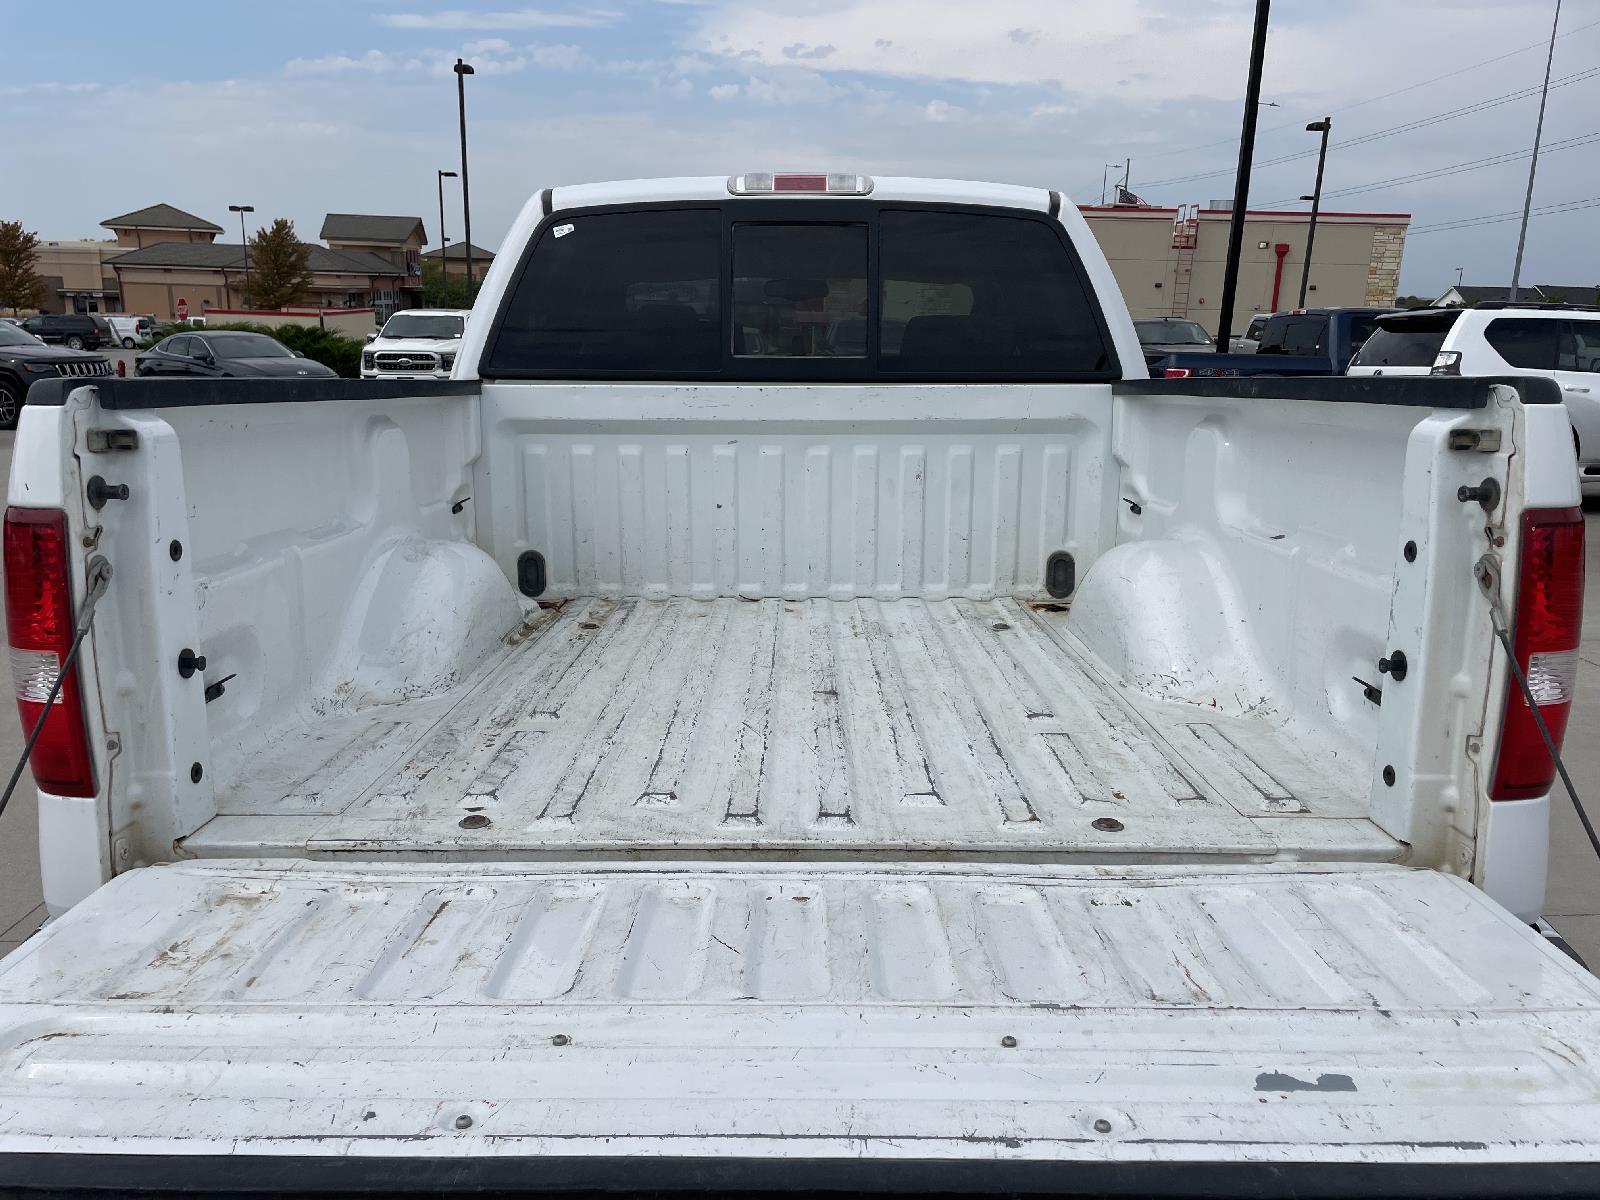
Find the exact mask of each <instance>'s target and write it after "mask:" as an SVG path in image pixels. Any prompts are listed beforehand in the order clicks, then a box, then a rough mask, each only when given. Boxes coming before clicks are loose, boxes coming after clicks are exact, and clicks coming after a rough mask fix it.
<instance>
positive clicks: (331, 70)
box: [283, 50, 402, 75]
mask: <svg viewBox="0 0 1600 1200" xmlns="http://www.w3.org/2000/svg"><path fill="white" fill-rule="evenodd" d="M401 66H402V64H401V63H400V62H398V61H397V60H395V59H393V58H391V57H390V56H389V55H387V54H385V53H384V52H383V51H382V50H368V51H367V52H366V53H365V54H363V55H361V56H359V57H356V58H352V57H351V56H350V55H348V54H329V55H326V56H324V57H322V58H291V59H290V60H289V61H288V62H287V63H286V64H285V65H284V68H283V69H284V70H285V71H286V72H287V73H288V74H290V75H376V74H383V73H386V72H389V71H396V70H399V69H400V68H401Z"/></svg>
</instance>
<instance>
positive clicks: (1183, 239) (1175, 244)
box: [1167, 204, 1200, 317]
mask: <svg viewBox="0 0 1600 1200" xmlns="http://www.w3.org/2000/svg"><path fill="white" fill-rule="evenodd" d="M1199 214H1200V206H1199V205H1198V204H1185V205H1182V206H1180V207H1179V209H1178V215H1177V216H1176V217H1174V218H1173V221H1172V248H1173V249H1174V250H1175V251H1177V262H1176V263H1175V265H1174V270H1173V274H1172V306H1171V308H1170V309H1169V310H1168V313H1167V315H1168V316H1172V317H1187V316H1188V315H1189V291H1190V287H1189V285H1190V281H1191V280H1192V279H1193V277H1194V252H1195V247H1196V246H1197V245H1199V243H1200V215H1199Z"/></svg>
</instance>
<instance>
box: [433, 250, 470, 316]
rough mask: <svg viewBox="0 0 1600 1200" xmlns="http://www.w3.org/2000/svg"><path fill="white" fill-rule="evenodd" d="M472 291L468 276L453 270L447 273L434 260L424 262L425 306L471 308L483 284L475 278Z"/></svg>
mask: <svg viewBox="0 0 1600 1200" xmlns="http://www.w3.org/2000/svg"><path fill="white" fill-rule="evenodd" d="M473 282H474V285H475V286H474V287H473V289H472V291H471V292H468V290H467V277H466V276H465V275H457V274H455V273H454V272H452V273H451V274H449V275H446V274H445V271H444V267H443V266H442V265H441V264H439V263H437V262H434V261H432V260H427V261H425V262H423V264H422V306H423V307H424V308H471V307H472V298H473V295H474V294H476V292H477V290H478V286H477V285H481V282H482V281H481V280H474V281H473Z"/></svg>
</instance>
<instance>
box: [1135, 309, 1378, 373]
mask: <svg viewBox="0 0 1600 1200" xmlns="http://www.w3.org/2000/svg"><path fill="white" fill-rule="evenodd" d="M1393 311H1394V310H1393V309H1388V308H1307V309H1296V310H1294V311H1293V312H1286V313H1274V314H1273V315H1272V316H1270V317H1268V318H1267V320H1266V323H1265V325H1264V326H1263V327H1262V332H1261V343H1260V345H1259V347H1258V348H1257V349H1256V350H1255V352H1254V353H1250V354H1192V353H1178V354H1169V355H1168V356H1167V357H1166V358H1164V359H1161V360H1160V361H1159V362H1153V363H1151V364H1150V373H1151V375H1153V376H1155V377H1157V378H1166V379H1218V378H1231V377H1235V376H1240V375H1343V374H1344V371H1345V368H1346V367H1347V366H1349V365H1350V360H1351V358H1352V357H1354V355H1355V353H1356V351H1357V350H1359V349H1361V344H1362V343H1363V342H1365V341H1366V340H1367V338H1368V337H1369V336H1370V335H1371V333H1372V330H1373V325H1374V322H1376V321H1377V319H1378V318H1379V317H1381V316H1382V315H1383V314H1385V313H1388V312H1393Z"/></svg>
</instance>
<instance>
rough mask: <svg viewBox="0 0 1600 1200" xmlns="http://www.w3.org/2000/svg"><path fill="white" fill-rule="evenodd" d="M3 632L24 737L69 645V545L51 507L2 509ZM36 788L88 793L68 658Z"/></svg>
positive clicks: (79, 705)
mask: <svg viewBox="0 0 1600 1200" xmlns="http://www.w3.org/2000/svg"><path fill="white" fill-rule="evenodd" d="M5 572H6V631H7V634H8V636H9V640H10V642H11V680H12V683H13V685H14V686H15V688H16V693H17V712H18V713H19V714H20V715H21V717H22V732H23V735H24V736H26V735H27V734H28V733H30V732H32V730H33V727H34V725H35V724H37V723H38V720H39V715H40V714H41V713H42V712H44V710H45V700H46V699H48V698H49V695H50V689H51V688H52V687H54V686H55V682H56V679H57V677H58V676H59V675H60V674H61V664H62V662H64V661H65V660H66V657H67V653H68V651H70V650H71V649H72V637H73V616H72V586H71V572H72V548H71V546H70V545H69V544H68V542H67V514H66V513H64V512H62V511H61V510H60V509H58V508H55V509H52V508H8V509H6V519H5ZM30 766H31V767H32V769H33V778H34V780H35V781H36V782H37V783H38V785H39V787H40V788H41V789H43V790H44V791H47V792H54V793H55V794H56V795H58V796H92V795H94V761H93V757H92V756H91V755H90V753H89V737H88V732H87V730H86V729H85V726H84V721H83V698H82V695H81V693H80V691H79V688H78V668H77V664H76V663H74V664H73V665H72V667H71V668H70V669H69V670H68V671H67V674H66V678H65V679H64V680H63V681H62V684H61V690H60V691H59V692H57V693H56V699H55V703H54V704H52V705H50V715H49V716H48V717H46V718H45V723H44V729H43V731H42V732H41V733H40V734H39V740H38V742H37V743H36V744H35V745H34V748H33V757H32V759H31V760H30Z"/></svg>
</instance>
